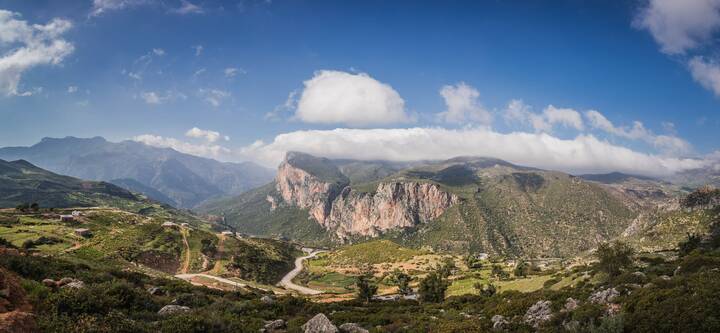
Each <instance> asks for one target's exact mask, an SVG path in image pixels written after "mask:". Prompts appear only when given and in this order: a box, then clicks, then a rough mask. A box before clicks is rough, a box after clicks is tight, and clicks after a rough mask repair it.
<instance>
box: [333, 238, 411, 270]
mask: <svg viewBox="0 0 720 333" xmlns="http://www.w3.org/2000/svg"><path fill="white" fill-rule="evenodd" d="M420 254H423V252H421V251H419V250H415V249H410V248H407V247H402V246H400V245H399V244H397V243H394V242H391V241H389V240H373V241H369V242H364V243H360V244H355V245H350V246H347V247H343V248H341V249H339V250H338V251H336V252H333V254H332V255H330V256H328V257H327V260H328V262H329V263H331V264H335V265H357V264H370V265H374V264H382V263H389V262H400V261H406V260H409V259H412V257H414V256H417V255H420Z"/></svg>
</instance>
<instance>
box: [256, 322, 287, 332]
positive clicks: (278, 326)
mask: <svg viewBox="0 0 720 333" xmlns="http://www.w3.org/2000/svg"><path fill="white" fill-rule="evenodd" d="M286 326H287V324H286V323H285V321H284V320H282V319H276V320H271V321H266V322H265V326H263V327H264V328H263V330H262V331H263V332H268V333H272V332H279V331H282V330H285V327H286Z"/></svg>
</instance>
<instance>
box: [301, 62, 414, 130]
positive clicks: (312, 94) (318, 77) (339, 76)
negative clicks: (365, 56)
mask: <svg viewBox="0 0 720 333" xmlns="http://www.w3.org/2000/svg"><path fill="white" fill-rule="evenodd" d="M304 86H305V88H304V89H303V91H302V93H301V95H300V100H299V101H298V103H297V109H296V111H295V118H297V119H299V120H301V121H304V122H307V123H319V124H346V125H349V126H368V125H381V124H392V123H401V122H408V121H410V117H409V116H408V115H407V114H406V113H405V101H404V100H403V99H402V98H401V97H400V94H398V92H397V91H395V89H393V88H392V87H391V86H390V85H388V84H386V83H382V82H380V81H378V80H375V79H374V78H372V77H370V76H369V75H367V74H365V73H358V74H352V73H347V72H341V71H330V70H323V71H318V72H316V73H315V75H314V76H313V77H312V78H311V79H309V80H307V81H305V82H304Z"/></svg>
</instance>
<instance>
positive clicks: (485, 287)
mask: <svg viewBox="0 0 720 333" xmlns="http://www.w3.org/2000/svg"><path fill="white" fill-rule="evenodd" d="M473 288H475V290H477V291H478V292H479V293H480V295H482V296H486V297H490V296H492V295H495V293H496V292H497V288H495V285H494V284H492V283H482V282H477V283H475V284H474V285H473Z"/></svg>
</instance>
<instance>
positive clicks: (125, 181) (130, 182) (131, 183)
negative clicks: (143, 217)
mask: <svg viewBox="0 0 720 333" xmlns="http://www.w3.org/2000/svg"><path fill="white" fill-rule="evenodd" d="M108 182H109V183H112V184H114V185H117V186H120V187H122V188H125V189H128V190H130V191H132V192H136V193H142V194H144V195H146V196H147V197H148V198H150V199H153V200H155V201H157V202H162V203H164V204H168V205H172V204H173V203H174V201H173V199H170V198H169V197H168V196H166V195H165V194H162V192H160V191H158V190H156V189H154V188H152V187H149V186H146V185H143V184H142V183H140V182H138V181H137V180H135V179H130V178H122V179H113V180H110V181H108Z"/></svg>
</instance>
